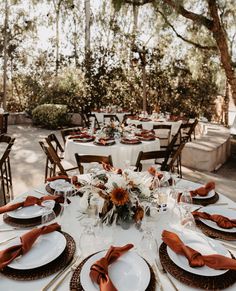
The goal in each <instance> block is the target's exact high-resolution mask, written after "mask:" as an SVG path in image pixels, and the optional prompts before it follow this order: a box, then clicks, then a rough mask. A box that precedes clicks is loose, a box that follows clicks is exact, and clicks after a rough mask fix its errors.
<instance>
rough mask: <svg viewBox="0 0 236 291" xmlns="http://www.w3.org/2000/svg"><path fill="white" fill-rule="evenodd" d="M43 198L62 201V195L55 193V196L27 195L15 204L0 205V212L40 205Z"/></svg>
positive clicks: (57, 201)
mask: <svg viewBox="0 0 236 291" xmlns="http://www.w3.org/2000/svg"><path fill="white" fill-rule="evenodd" d="M45 200H54V201H55V202H56V203H63V202H64V197H63V196H58V195H56V196H52V195H46V196H43V197H41V198H37V197H34V196H28V197H26V199H25V201H23V202H18V203H15V204H7V205H4V206H2V207H0V214H2V213H4V212H9V211H13V210H16V209H18V208H20V207H28V206H32V205H35V204H37V205H41V203H42V202H43V201H45ZM69 203H70V202H69Z"/></svg>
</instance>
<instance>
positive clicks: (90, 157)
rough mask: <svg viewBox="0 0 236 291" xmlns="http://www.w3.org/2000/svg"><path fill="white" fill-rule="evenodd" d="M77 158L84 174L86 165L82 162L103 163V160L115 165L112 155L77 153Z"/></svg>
mask: <svg viewBox="0 0 236 291" xmlns="http://www.w3.org/2000/svg"><path fill="white" fill-rule="evenodd" d="M75 159H76V162H77V165H78V168H79V172H80V174H84V167H83V165H82V164H85V163H95V162H96V163H99V164H101V163H102V162H104V163H106V164H109V165H111V166H113V162H112V158H111V156H110V155H109V156H94V155H79V154H77V153H76V154H75Z"/></svg>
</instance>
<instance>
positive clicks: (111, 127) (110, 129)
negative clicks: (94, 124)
mask: <svg viewBox="0 0 236 291" xmlns="http://www.w3.org/2000/svg"><path fill="white" fill-rule="evenodd" d="M122 132H123V127H122V126H120V124H119V122H118V121H111V122H110V123H108V124H106V125H104V126H103V127H102V128H101V130H100V132H99V134H100V135H101V137H102V138H106V137H107V138H114V137H115V134H119V135H120V136H121V135H122Z"/></svg>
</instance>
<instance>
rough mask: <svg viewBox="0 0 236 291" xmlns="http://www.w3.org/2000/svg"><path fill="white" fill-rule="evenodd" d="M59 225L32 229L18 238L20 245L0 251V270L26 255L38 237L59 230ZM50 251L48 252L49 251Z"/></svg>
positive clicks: (54, 224)
mask: <svg viewBox="0 0 236 291" xmlns="http://www.w3.org/2000/svg"><path fill="white" fill-rule="evenodd" d="M60 228H61V227H60V225H59V224H57V223H52V224H50V225H46V226H42V227H40V228H34V229H32V230H31V231H29V232H27V233H26V234H24V235H22V236H21V237H20V240H21V244H19V245H15V246H12V247H9V248H7V249H5V250H2V251H0V269H1V270H2V269H4V268H5V267H6V266H7V265H8V264H10V263H11V262H12V261H13V260H14V259H15V258H17V257H19V256H21V255H24V254H26V253H27V252H28V251H29V250H30V249H31V247H32V245H33V244H34V242H35V241H36V240H37V238H38V237H39V236H40V235H43V234H47V233H50V232H53V231H55V230H60ZM49 251H50V250H49Z"/></svg>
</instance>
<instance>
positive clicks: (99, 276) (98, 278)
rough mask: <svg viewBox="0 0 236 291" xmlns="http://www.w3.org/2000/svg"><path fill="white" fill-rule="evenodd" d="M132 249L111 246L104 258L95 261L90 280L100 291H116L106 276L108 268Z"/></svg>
mask: <svg viewBox="0 0 236 291" xmlns="http://www.w3.org/2000/svg"><path fill="white" fill-rule="evenodd" d="M132 247H133V245H132V244H127V245H125V246H123V247H113V246H111V247H110V248H109V250H108V251H107V253H106V255H105V257H103V258H101V259H100V260H98V261H96V262H95V263H94V264H93V265H92V266H91V268H90V274H89V275H90V278H91V279H92V280H93V281H94V282H97V284H98V285H99V287H100V291H117V289H116V287H115V286H114V285H113V283H112V281H111V279H110V278H109V275H108V266H109V265H110V264H112V263H113V262H115V261H116V260H117V259H118V258H119V257H120V256H122V255H123V254H124V253H126V252H127V251H128V250H130V249H131V248H132Z"/></svg>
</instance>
